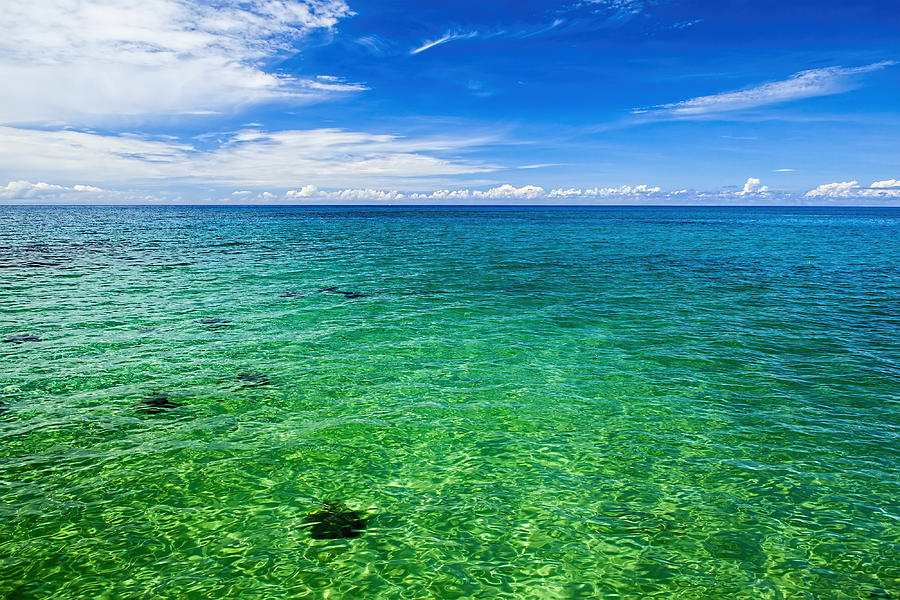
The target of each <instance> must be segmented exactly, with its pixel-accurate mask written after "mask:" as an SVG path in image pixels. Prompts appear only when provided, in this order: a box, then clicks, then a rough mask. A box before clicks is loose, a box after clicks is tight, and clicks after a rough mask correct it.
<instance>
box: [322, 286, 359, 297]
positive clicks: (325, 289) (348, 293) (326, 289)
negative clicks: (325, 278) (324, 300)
mask: <svg viewBox="0 0 900 600" xmlns="http://www.w3.org/2000/svg"><path fill="white" fill-rule="evenodd" d="M319 293H321V294H340V295H342V296H344V298H351V299H353V298H365V297H366V296H368V294H364V293H362V292H354V291H352V290H342V289H338V286H336V285H333V286H330V287H323V288H319Z"/></svg>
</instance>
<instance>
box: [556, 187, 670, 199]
mask: <svg viewBox="0 0 900 600" xmlns="http://www.w3.org/2000/svg"><path fill="white" fill-rule="evenodd" d="M660 192H662V189H661V188H659V187H651V186H649V185H645V184H640V185H634V186H632V185H623V186H619V187H605V188H599V187H596V188H588V189H580V188H568V189H565V188H559V189H555V190H551V191H550V194H549V197H550V198H609V197H621V196H652V195H654V194H659V193H660Z"/></svg>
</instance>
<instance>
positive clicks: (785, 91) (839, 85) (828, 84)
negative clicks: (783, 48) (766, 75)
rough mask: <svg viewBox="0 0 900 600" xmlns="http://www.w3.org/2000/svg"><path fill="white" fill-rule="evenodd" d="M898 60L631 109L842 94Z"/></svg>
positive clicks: (650, 114) (665, 113)
mask: <svg viewBox="0 0 900 600" xmlns="http://www.w3.org/2000/svg"><path fill="white" fill-rule="evenodd" d="M895 64H897V63H896V62H894V61H881V62H876V63H872V64H870V65H865V66H862V67H849V68H848V67H825V68H822V69H810V70H807V71H800V72H799V73H796V74H794V75H791V76H790V77H788V78H787V79H784V80H782V81H772V82H769V83H764V84H762V85H758V86H754V87H750V88H745V89H743V90H737V91H733V92H724V93H721V94H713V95H710V96H699V97H697V98H691V99H690V100H683V101H681V102H673V103H671V104H660V105H657V106H652V107H649V108H636V109H633V110H632V111H631V112H632V114H634V115H640V116H643V117H647V118H653V119H692V118H702V117H705V116H707V115H710V114H716V113H723V112H729V111H737V110H743V109H750V108H756V107H760V106H767V105H770V104H777V103H780V102H789V101H791V100H800V99H803V98H814V97H816V96H828V95H832V94H840V93H843V92H846V91H849V90H851V89H853V88H854V87H855V86H856V79H855V78H856V76H858V75H862V74H865V73H870V72H873V71H878V70H880V69H884V68H885V67H890V66H893V65H895Z"/></svg>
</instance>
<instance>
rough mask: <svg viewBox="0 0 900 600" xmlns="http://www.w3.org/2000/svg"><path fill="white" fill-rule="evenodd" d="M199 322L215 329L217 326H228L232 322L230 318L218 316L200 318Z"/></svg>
mask: <svg viewBox="0 0 900 600" xmlns="http://www.w3.org/2000/svg"><path fill="white" fill-rule="evenodd" d="M197 322H198V323H200V324H201V325H203V326H204V327H208V328H210V329H215V328H217V327H227V326H229V325H230V324H231V320H230V319H222V318H218V317H210V318H207V319H200V320H199V321H197Z"/></svg>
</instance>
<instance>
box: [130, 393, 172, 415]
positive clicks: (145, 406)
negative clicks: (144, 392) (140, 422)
mask: <svg viewBox="0 0 900 600" xmlns="http://www.w3.org/2000/svg"><path fill="white" fill-rule="evenodd" d="M182 406H183V404H181V403H179V402H174V401H173V400H172V399H171V398H169V395H168V394H166V393H164V392H159V393H156V394H152V395H150V396H147V397H146V398H144V399H143V400H141V405H140V407H139V408H138V410H140V411H141V412H144V413H148V414H158V413H161V412H166V411H169V410H172V409H174V408H181V407H182Z"/></svg>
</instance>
